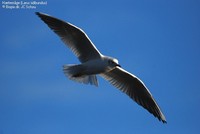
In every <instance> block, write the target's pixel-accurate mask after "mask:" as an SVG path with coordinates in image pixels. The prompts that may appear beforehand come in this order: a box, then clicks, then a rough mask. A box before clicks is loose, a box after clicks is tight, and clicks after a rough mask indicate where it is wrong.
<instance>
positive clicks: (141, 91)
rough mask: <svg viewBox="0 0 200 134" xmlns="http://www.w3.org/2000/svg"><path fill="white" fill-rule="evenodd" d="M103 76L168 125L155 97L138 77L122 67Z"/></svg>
mask: <svg viewBox="0 0 200 134" xmlns="http://www.w3.org/2000/svg"><path fill="white" fill-rule="evenodd" d="M101 76H102V77H103V78H105V79H106V80H108V81H109V82H110V83H111V84H112V85H113V86H115V87H116V88H118V89H120V90H121V91H123V92H124V93H126V94H127V95H128V96H129V97H130V98H132V99H133V100H134V101H135V102H137V104H139V105H141V106H142V107H144V108H145V109H147V110H148V111H149V112H150V113H152V114H153V115H154V116H155V117H157V118H158V119H159V120H162V122H163V123H166V119H165V116H164V114H163V113H162V112H161V110H160V108H159V106H158V104H157V103H156V101H155V100H154V98H153V96H152V95H151V93H150V92H149V90H148V89H147V87H146V86H145V85H144V84H143V82H142V81H141V80H140V79H138V78H137V77H136V76H134V75H133V74H131V73H129V72H127V71H125V70H124V69H122V68H120V67H116V68H115V69H113V70H112V71H110V72H106V73H103V74H101Z"/></svg>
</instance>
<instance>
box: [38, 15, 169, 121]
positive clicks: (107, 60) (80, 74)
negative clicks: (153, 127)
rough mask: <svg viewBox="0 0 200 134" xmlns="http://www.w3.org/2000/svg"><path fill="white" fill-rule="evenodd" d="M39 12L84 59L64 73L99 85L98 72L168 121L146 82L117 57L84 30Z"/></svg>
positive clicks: (69, 76) (72, 49)
mask: <svg viewBox="0 0 200 134" xmlns="http://www.w3.org/2000/svg"><path fill="white" fill-rule="evenodd" d="M36 15H38V16H39V17H40V19H41V20H42V21H44V23H46V24H47V25H48V27H49V28H50V29H51V30H53V31H54V32H55V33H56V34H57V35H58V36H59V37H60V39H61V40H62V41H63V42H64V44H65V45H66V46H67V47H68V48H70V49H71V51H72V52H73V53H74V54H75V55H76V56H77V57H78V59H79V61H80V62H81V64H68V65H64V66H63V71H64V74H65V75H66V76H67V77H68V78H69V79H71V80H74V81H76V82H80V83H84V84H91V85H95V86H98V81H97V77H96V75H100V76H101V77H103V78H104V79H106V80H107V81H109V82H110V84H112V85H113V86H115V87H116V88H118V89H120V90H121V91H122V92H124V93H126V94H127V95H128V96H129V97H130V98H131V99H133V100H134V101H135V102H136V103H137V104H139V105H141V106H142V107H143V108H145V109H146V110H148V111H149V112H150V113H151V114H153V115H154V116H155V117H156V118H158V120H159V121H162V122H163V123H167V121H166V118H165V116H164V114H163V113H162V111H161V109H160V107H159V106H158V104H157V103H156V101H155V100H154V98H153V96H152V94H151V93H150V91H149V90H148V88H147V87H146V86H145V84H144V83H143V82H142V81H141V80H140V79H139V78H137V77H136V76H135V75H133V74H131V73H129V72H128V71H126V70H124V69H123V68H121V66H120V64H119V62H118V60H117V59H116V58H112V57H109V56H105V55H103V54H101V53H100V52H99V51H98V49H97V48H96V47H95V45H94V44H93V43H92V41H91V40H90V39H89V37H88V36H87V35H86V33H85V32H84V31H83V30H82V29H80V28H78V27H77V26H75V25H72V24H70V23H68V22H65V21H63V20H60V19H57V18H55V17H52V16H50V15H47V14H44V13H40V12H36Z"/></svg>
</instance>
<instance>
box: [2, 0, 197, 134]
mask: <svg viewBox="0 0 200 134" xmlns="http://www.w3.org/2000/svg"><path fill="white" fill-rule="evenodd" d="M27 1H28V0H27ZM47 2H48V4H47V5H46V6H37V9H13V10H10V9H3V8H0V17H1V33H0V34H1V36H0V41H1V44H0V63H1V66H0V108H1V109H0V134H14V133H15V134H43V133H48V134H54V133H59V134H66V133H67V134H68V133H69V134H79V133H81V134H82V133H83V134H84V133H85V134H94V133H95V134H110V133H115V134H122V133H123V134H131V133H137V134H146V133H162V134H169V133H170V134H175V133H176V134H177V133H181V134H188V133H193V134H195V133H199V132H198V131H199V130H200V129H199V120H200V115H199V113H200V108H199V106H200V84H199V80H200V62H199V59H200V8H199V7H200V1H198V0H173V1H172V0H162V1H160V0H152V1H149V0H140V1H139V0H120V1H112V2H110V1H107V0H101V1H93V0H85V1H81V0H57V1H56V2H55V1H53V0H47ZM36 11H39V12H44V13H47V14H50V15H52V16H55V17H57V18H60V19H63V20H65V21H68V22H71V23H72V24H74V25H77V26H78V27H81V28H82V29H83V30H84V31H85V32H86V33H87V34H88V36H89V37H90V39H91V40H92V41H93V43H94V44H95V45H96V47H97V48H98V49H99V50H100V51H101V52H102V53H103V54H105V55H110V56H112V57H116V58H117V59H118V60H119V62H120V64H121V65H122V66H123V68H125V69H126V70H128V71H129V72H131V73H133V74H135V75H136V76H138V77H139V78H140V79H141V80H143V82H144V83H145V84H146V86H147V87H148V88H149V90H150V91H151V93H152V94H153V96H154V98H155V99H156V101H157V102H158V104H159V105H160V106H161V109H162V111H163V113H164V114H165V116H166V118H167V121H168V123H167V124H162V123H161V122H159V121H158V120H157V119H156V118H154V117H153V116H152V115H151V114H149V113H148V112H147V111H146V110H144V109H143V108H142V107H140V106H138V105H137V104H136V103H135V102H133V101H132V100H131V99H130V98H129V97H127V96H126V95H125V94H123V93H122V92H120V91H119V90H118V89H116V88H114V87H113V86H111V85H110V84H109V83H108V82H107V81H105V80H104V79H102V78H100V77H98V79H99V83H100V85H99V87H98V88H96V87H95V86H91V85H83V84H79V83H75V82H74V81H70V80H68V79H67V78H66V77H65V76H64V74H63V72H62V65H63V64H69V63H79V61H78V60H77V58H76V57H75V56H74V55H73V54H72V52H71V51H70V50H69V49H68V48H66V46H65V45H63V43H62V42H61V41H60V40H59V38H58V37H57V35H55V34H54V33H53V32H52V31H51V30H50V29H49V28H48V27H47V26H46V25H45V24H44V23H43V22H42V21H41V20H40V19H39V18H38V17H37V16H36V15H35V14H34V12H36Z"/></svg>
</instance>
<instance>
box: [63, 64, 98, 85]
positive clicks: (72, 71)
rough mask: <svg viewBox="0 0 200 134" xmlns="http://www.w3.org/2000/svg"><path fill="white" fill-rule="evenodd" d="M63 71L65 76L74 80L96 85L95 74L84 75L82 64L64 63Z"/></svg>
mask: <svg viewBox="0 0 200 134" xmlns="http://www.w3.org/2000/svg"><path fill="white" fill-rule="evenodd" d="M63 71H64V74H65V76H66V77H68V78H69V79H71V80H74V81H76V82H80V83H84V84H91V85H95V86H98V81H97V77H96V75H85V74H83V73H82V72H83V71H84V68H83V66H82V65H64V66H63Z"/></svg>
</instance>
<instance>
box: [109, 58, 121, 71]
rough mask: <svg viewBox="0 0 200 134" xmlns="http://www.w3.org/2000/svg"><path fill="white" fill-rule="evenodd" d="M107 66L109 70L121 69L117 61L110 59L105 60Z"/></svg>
mask: <svg viewBox="0 0 200 134" xmlns="http://www.w3.org/2000/svg"><path fill="white" fill-rule="evenodd" d="M107 64H108V66H109V68H111V69H114V68H115V67H121V66H120V64H119V62H118V60H117V59H115V58H112V57H108V58H107Z"/></svg>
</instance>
